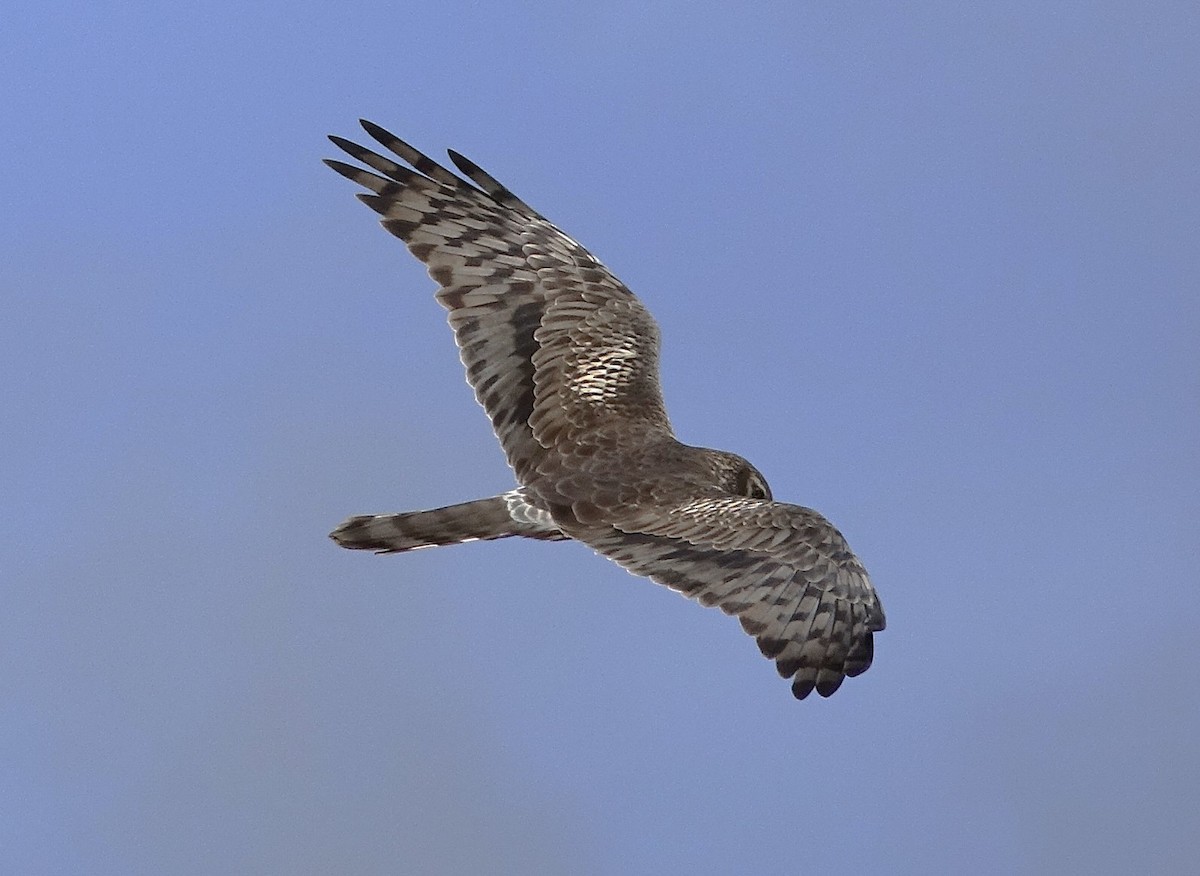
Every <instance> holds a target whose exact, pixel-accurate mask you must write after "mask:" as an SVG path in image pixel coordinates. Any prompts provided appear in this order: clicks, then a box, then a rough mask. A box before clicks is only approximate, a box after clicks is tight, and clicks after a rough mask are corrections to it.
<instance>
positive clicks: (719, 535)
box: [325, 121, 884, 699]
mask: <svg viewBox="0 0 1200 876" xmlns="http://www.w3.org/2000/svg"><path fill="white" fill-rule="evenodd" d="M362 126H363V128H364V129H365V130H366V132H367V133H368V134H369V135H370V136H371V137H372V138H374V139H375V140H376V141H378V143H379V144H380V145H382V146H383V147H384V148H385V149H386V150H387V151H389V152H391V153H392V154H394V155H395V156H396V157H397V158H399V159H401V160H402V161H404V162H405V163H406V164H407V165H408V167H405V166H403V165H401V164H399V163H397V162H396V161H394V160H393V159H391V158H387V157H384V156H383V155H381V154H378V153H376V152H373V151H371V150H370V149H366V148H364V147H362V146H360V145H358V144H356V143H353V142H351V141H349V140H345V139H343V138H341V137H336V136H331V137H330V140H332V141H333V143H334V144H335V145H336V146H338V147H339V148H340V149H342V150H343V151H345V152H346V153H347V154H349V155H350V156H351V157H352V158H354V159H356V160H357V161H358V162H360V163H361V164H362V165H365V166H366V167H368V168H370V170H366V169H364V168H362V167H359V166H356V165H351V164H346V163H344V162H342V161H335V160H332V159H327V160H326V162H325V163H326V164H328V165H329V167H331V168H333V170H335V171H337V172H338V173H340V174H341V175H342V176H345V177H347V178H348V179H350V180H352V181H353V182H355V183H358V184H359V185H361V186H363V187H364V188H365V189H367V191H366V192H362V193H360V194H359V195H358V197H359V198H360V199H361V200H362V201H363V202H364V203H365V204H366V205H367V206H368V207H370V208H371V209H373V210H374V211H375V212H377V213H378V214H379V215H380V217H381V219H380V221H381V223H382V224H383V227H384V228H386V229H387V230H388V231H390V232H391V233H392V234H394V235H395V236H397V237H399V238H400V239H401V240H403V241H404V242H405V244H407V246H408V249H409V251H410V252H411V253H412V254H413V255H414V256H416V257H417V258H418V259H419V260H421V261H422V262H424V263H425V264H426V265H427V266H428V269H429V274H430V276H432V277H433V279H434V280H435V281H436V282H437V284H438V286H439V289H438V291H437V300H438V301H439V302H440V303H441V304H442V306H443V307H445V308H446V310H447V311H449V321H450V326H451V327H452V328H453V330H454V336H455V340H456V341H457V342H458V347H459V351H460V353H461V357H462V362H463V365H464V366H465V367H466V371H467V381H468V382H469V383H470V384H471V386H472V388H473V389H474V391H475V397H476V399H478V401H479V403H480V404H481V405H482V406H483V409H484V410H485V411H486V412H487V414H488V416H489V417H490V418H491V421H492V427H493V429H494V430H495V432H496V436H497V438H499V440H500V445H501V447H502V448H503V449H504V454H505V456H506V457H507V458H508V462H509V465H511V466H512V469H513V472H514V473H515V475H516V480H517V484H518V486H517V487H516V489H513V490H511V491H509V492H507V493H504V494H502V495H499V496H492V497H491V498H487V499H477V500H475V501H473V502H465V503H462V504H458V505H451V506H449V507H445V508H438V509H435V510H432V511H413V512H407V513H402V514H374V515H366V516H358V517H351V518H350V519H348V520H347V521H346V522H344V523H343V524H342V525H341V526H339V527H338V528H337V529H335V530H334V531H333V532H332V533H331V534H330V535H331V537H332V538H333V539H334V541H336V542H337V543H338V544H339V545H341V546H342V547H346V548H354V549H360V550H371V551H376V552H377V553H399V552H403V551H409V550H415V549H417V548H423V547H430V546H433V545H446V544H457V543H459V542H466V541H475V540H480V539H496V538H506V537H508V536H523V537H525V538H535V539H543V540H546V541H556V540H565V539H575V540H576V541H580V542H583V543H584V544H585V545H587V546H588V547H590V548H592V549H593V550H595V551H596V552H597V553H600V554H602V555H603V556H606V557H608V558H609V559H610V560H613V561H614V562H616V563H618V564H619V565H621V566H623V567H624V568H626V569H627V570H629V571H630V572H632V573H633V574H635V575H640V576H644V577H647V578H649V579H650V580H652V581H655V582H657V583H659V584H663V585H666V586H667V587H670V588H671V589H673V590H677V591H679V592H680V593H682V594H684V595H686V596H688V597H691V598H692V599H695V600H697V601H699V602H700V603H702V604H703V605H707V606H716V607H718V608H720V609H721V610H722V611H724V612H726V613H727V614H731V615H736V616H737V617H738V619H739V620H740V621H741V624H742V628H743V629H745V631H746V632H747V633H749V634H750V635H751V636H753V637H754V638H755V639H756V640H757V642H758V646H759V648H760V649H761V650H762V653H763V654H764V655H765V656H766V657H768V658H770V659H772V660H774V661H775V665H776V667H777V669H778V670H779V674H780V675H781V676H782V677H783V678H785V679H786V678H791V679H792V693H793V694H794V695H795V696H796V697H797V698H798V699H804V698H805V697H806V696H808V695H809V694H810V693H811V692H812V691H813V690H816V692H817V693H818V694H820V695H821V696H825V697H827V696H829V695H830V694H832V693H833V692H834V691H836V690H837V689H838V687H839V686H840V685H841V683H842V681H843V680H844V679H845V678H846V676H854V675H859V674H860V673H862V672H865V671H866V669H867V668H868V667H869V666H870V665H871V659H872V654H873V634H874V633H875V632H877V631H879V630H882V629H883V628H884V615H883V609H882V607H881V606H880V603H879V600H878V598H877V597H876V595H875V590H874V588H873V587H872V586H871V582H870V579H869V578H868V577H867V573H866V570H865V569H864V568H863V566H862V563H860V562H859V560H858V558H857V557H856V556H855V555H854V554H853V553H852V552H851V551H850V548H849V546H848V545H847V544H846V540H845V539H844V538H843V537H842V535H841V533H840V532H838V531H837V530H836V529H835V528H834V527H833V526H832V525H831V524H830V523H829V522H828V521H827V520H826V519H825V518H824V517H822V516H821V515H820V514H818V513H817V512H816V511H813V510H811V509H809V508H802V507H800V506H798V505H788V504H785V503H783V502H776V501H774V500H773V499H772V497H771V490H770V488H769V487H768V486H767V482H766V480H765V479H764V478H763V476H762V475H761V474H760V473H759V472H758V470H757V469H755V468H754V466H752V465H751V464H750V463H749V462H747V461H746V460H745V459H743V458H742V457H740V456H737V455H736V454H733V453H726V452H724V451H720V450H708V449H706V448H702V447H691V446H689V445H687V444H683V443H681V442H680V441H678V440H676V438H675V435H674V432H673V431H672V429H671V423H670V421H669V420H668V419H667V413H666V410H665V407H664V405H663V398H662V392H661V390H660V388H659V378H658V349H659V333H658V327H657V325H656V324H655V322H654V320H653V318H652V317H651V316H650V314H649V312H648V311H647V310H646V308H645V307H643V306H642V303H641V302H640V301H639V300H638V299H637V298H636V297H635V296H634V294H633V293H632V292H630V291H629V289H627V288H626V287H625V285H624V284H623V283H622V282H621V281H620V280H618V279H617V278H616V277H615V276H613V274H612V273H610V272H609V270H608V268H606V267H605V266H604V265H603V264H601V263H600V262H599V261H598V260H597V259H596V258H595V257H594V256H593V255H592V254H591V253H589V252H588V251H587V250H586V249H584V248H583V247H582V246H581V245H580V244H578V243H576V242H575V241H574V240H572V239H571V238H570V237H568V236H567V235H566V234H564V233H563V232H562V231H560V230H559V229H558V228H556V227H555V226H554V225H552V224H551V223H550V222H548V221H547V220H546V219H545V218H544V217H543V216H542V215H541V214H540V213H538V212H537V211H536V210H534V209H533V208H532V207H530V206H529V205H528V204H526V203H525V202H524V201H522V200H521V199H520V198H518V197H517V196H516V195H514V194H513V193H512V192H510V191H509V190H508V189H507V188H505V187H504V186H502V185H501V184H500V183H498V182H497V181H496V180H495V179H493V178H492V177H491V176H490V175H489V174H487V173H485V172H484V171H483V170H482V169H480V168H479V167H478V166H477V165H475V164H474V163H473V162H471V161H469V160H467V159H466V158H464V157H463V156H461V155H459V154H458V153H456V152H454V151H450V153H449V155H450V159H451V161H453V163H454V165H455V166H456V167H457V168H458V170H459V171H460V172H461V173H462V174H463V176H465V177H466V179H463V178H461V177H460V176H458V175H457V174H455V173H453V172H452V171H450V170H448V169H446V168H445V167H443V166H441V165H440V164H437V163H436V162H435V161H433V160H432V159H430V158H428V157H427V156H425V155H423V154H422V153H420V152H418V151H417V150H416V149H414V148H413V147H412V146H410V145H408V144H407V143H405V142H404V141H403V140H400V139H399V138H398V137H396V136H395V135H393V134H391V133H389V132H388V131H385V130H384V129H383V128H381V127H379V126H378V125H375V124H373V123H371V122H367V121H363V122H362ZM468 180H469V181H470V182H468ZM472 183H474V185H472Z"/></svg>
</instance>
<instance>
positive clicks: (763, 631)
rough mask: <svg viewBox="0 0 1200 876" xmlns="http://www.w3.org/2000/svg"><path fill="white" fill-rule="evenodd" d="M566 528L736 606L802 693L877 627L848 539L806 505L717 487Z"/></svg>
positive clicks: (846, 667)
mask: <svg viewBox="0 0 1200 876" xmlns="http://www.w3.org/2000/svg"><path fill="white" fill-rule="evenodd" d="M571 535H572V536H574V537H575V538H578V539H579V540H581V541H584V542H586V543H587V544H588V545H589V546H591V547H592V548H593V549H595V550H596V551H598V552H599V553H601V554H603V555H604V556H606V557H608V558H609V559H611V560H614V561H615V562H617V563H619V564H620V565H621V566H624V567H625V568H626V569H628V570H629V571H631V572H633V573H634V574H637V575H643V576H645V577H647V578H650V579H651V580H653V581H656V582H657V583H659V584H664V585H666V586H667V587H670V588H672V589H673V590H678V591H679V592H680V593H683V594H684V595H686V596H689V597H691V598H693V599H696V600H698V601H699V602H701V603H703V604H704V605H710V606H717V607H719V608H720V609H721V610H722V611H724V612H726V613H727V614H732V615H737V617H738V618H739V619H740V620H741V623H742V628H743V629H744V630H745V631H746V632H747V633H749V634H750V635H752V636H754V638H755V639H756V640H757V641H758V646H759V648H760V649H761V650H762V653H763V654H764V655H765V656H767V657H769V658H771V659H773V660H774V661H775V664H776V667H777V668H778V670H779V674H780V675H781V676H783V677H784V678H792V677H793V676H794V680H793V682H792V693H793V694H795V696H796V697H797V698H799V699H804V697H806V696H808V694H809V693H811V692H812V691H813V690H814V689H815V690H816V691H817V693H819V694H821V695H822V696H829V695H830V694H832V693H833V692H834V691H835V690H837V689H838V687H839V686H840V685H841V683H842V681H843V680H844V679H845V678H846V677H847V676H855V675H859V674H860V673H862V672H865V671H866V670H867V668H868V667H869V666H870V665H871V659H872V655H873V648H874V644H873V637H872V634H873V633H875V632H877V631H879V630H882V629H883V628H884V623H885V620H884V614H883V608H882V606H881V605H880V604H879V600H878V598H877V597H876V595H875V589H874V587H872V586H871V581H870V579H869V578H868V577H867V572H866V570H865V569H864V568H863V566H862V564H861V563H860V562H859V561H858V558H857V557H856V556H855V555H854V554H853V553H852V552H851V551H850V548H849V546H848V545H847V544H846V540H845V539H844V538H843V537H842V535H841V533H840V532H838V531H837V530H836V529H835V528H834V527H833V525H832V524H830V523H829V521H827V520H826V519H825V518H824V517H822V516H821V515H820V514H818V513H817V512H816V511H813V510H811V509H809V508H801V507H800V506H798V505H788V504H784V503H781V502H771V501H765V500H758V499H747V498H741V497H730V496H715V497H711V498H700V499H695V500H692V501H690V502H687V503H685V504H683V505H680V506H679V507H676V508H673V509H643V510H642V511H640V512H639V513H636V514H633V515H631V516H630V517H629V518H628V519H627V520H625V521H623V522H621V523H619V528H618V527H608V528H600V527H596V528H591V529H588V530H580V531H573V532H572V533H571Z"/></svg>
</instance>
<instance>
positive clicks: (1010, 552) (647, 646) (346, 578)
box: [0, 2, 1200, 874]
mask: <svg viewBox="0 0 1200 876" xmlns="http://www.w3.org/2000/svg"><path fill="white" fill-rule="evenodd" d="M1198 36H1200V12H1197V9H1196V7H1195V6H1194V4H1186V3H1145V4H1136V5H1131V4H1122V3H1087V4H1083V3H1071V4H1053V5H1049V6H1048V5H1047V4H1044V3H1001V4H989V5H987V7H986V8H975V7H973V6H969V5H966V4H960V3H959V4H951V3H917V4H903V5H902V6H898V5H897V4H890V3H855V4H845V3H839V4H828V3H826V4H811V3H786V4H785V3H780V4H757V5H753V6H750V7H746V6H738V5H734V4H726V5H717V4H708V3H690V4H682V3H659V4H632V3H610V4H604V5H600V4H595V5H592V6H588V7H586V8H584V7H578V6H570V5H568V4H557V3H554V4H551V3H519V4H494V5H488V4H478V3H460V2H439V3H436V4H432V3H431V4H425V5H423V6H422V5H407V6H404V7H399V6H394V5H390V4H384V3H355V2H350V3H345V4H341V5H339V6H338V7H336V8H334V7H331V6H329V7H327V6H323V5H306V4H260V5H257V6H245V5H233V4H223V3H199V4H192V5H189V6H183V5H178V4H176V5H169V4H163V5H151V4H136V3H129V4H116V3H103V2H102V3H96V4H90V5H87V6H84V7H81V6H79V5H78V4H62V3H54V2H49V3H47V2H42V3H38V4H32V3H22V2H13V3H8V4H6V6H5V8H4V10H3V11H0V81H3V82H4V83H5V85H4V89H3V94H2V95H0V158H2V160H3V167H4V168H5V173H4V174H2V175H0V203H2V204H3V205H4V207H5V209H4V210H3V211H0V265H3V269H2V270H0V295H2V296H3V302H4V314H5V316H4V319H3V320H0V374H2V375H3V377H2V378H0V381H2V397H3V400H4V409H5V411H6V415H5V416H4V417H3V418H2V419H0V442H2V443H3V446H4V447H5V452H4V454H3V455H2V457H0V495H2V496H3V501H0V515H2V516H3V521H4V524H5V530H6V532H7V539H6V542H7V544H6V547H5V548H4V549H3V555H2V565H0V576H2V577H3V593H4V597H5V610H4V611H3V612H0V749H2V750H3V752H4V756H3V758H0V773H2V775H0V778H2V781H0V807H2V808H0V824H3V825H4V827H3V829H2V830H3V833H4V836H3V839H2V840H0V869H3V870H4V872H12V873H18V872H20V873H27V874H39V873H46V874H50V873H56V874H57V873H82V872H87V873H91V874H131V873H147V874H163V873H170V874H191V873H197V874H199V873H288V874H307V873H313V874H316V873H329V872H347V873H395V872H406V873H466V872H487V873H514V874H532V873H573V874H574V873H579V874H626V873H663V872H667V873H670V872H688V873H695V874H703V873H735V872H751V871H754V872H761V871H764V870H765V871H771V872H783V873H810V872H812V873H816V872H829V871H835V872H846V871H850V870H852V869H853V870H858V871H860V872H870V873H900V874H903V873H914V874H915V873H952V872H968V871H970V872H976V873H1066V872H1079V873H1085V872H1086V873H1114V874H1115V873H1128V872H1154V873H1170V872H1183V871H1184V870H1186V869H1189V868H1190V865H1194V860H1195V857H1196V855H1197V854H1200V792H1198V791H1197V790H1196V789H1197V787H1200V756H1198V755H1197V753H1196V750H1195V744H1194V741H1195V739H1196V737H1197V735H1200V709H1197V706H1196V704H1197V698H1198V696H1200V669H1197V665H1196V661H1195V658H1194V651H1195V644H1196V640H1197V622H1198V621H1200V610H1198V609H1197V605H1196V598H1195V589H1196V584H1197V572H1196V569H1197V565H1198V560H1200V556H1198V554H1200V550H1198V549H1197V545H1198V544H1200V538H1198V537H1197V536H1198V535H1200V533H1198V529H1200V526H1198V524H1200V491H1198V490H1197V487H1198V480H1200V478H1198V474H1200V452H1198V451H1200V442H1197V432H1198V430H1200V417H1198V411H1200V364H1198V357H1197V340H1196V339H1197V337H1198V336H1200V304H1198V302H1200V296H1198V295H1197V290H1198V289H1200V257H1198V256H1197V253H1198V252H1200V250H1198V248H1197V245H1196V241H1197V232H1198V230H1200V170H1198V167H1200V165H1198V164H1197V161H1196V156H1197V154H1198V153H1200V112H1198V111H1197V106H1196V95H1197V94H1200V53H1198V52H1196V50H1195V47H1196V44H1197V37H1198ZM359 116H365V117H367V118H371V119H373V120H375V121H378V122H380V123H381V124H383V125H385V126H386V127H389V128H391V129H393V130H395V131H396V132H397V133H398V134H400V135H401V136H403V137H404V138H406V139H408V140H410V141H411V142H413V143H414V144H415V145H417V146H418V147H421V148H423V149H425V150H426V151H428V152H430V153H431V154H435V155H442V154H444V153H443V151H442V150H443V149H444V148H445V147H452V148H455V149H457V150H459V151H461V152H463V153H464V154H466V155H468V156H470V157H471V158H472V159H474V160H475V161H477V162H478V163H480V164H481V165H482V166H483V167H485V168H486V169H488V170H489V171H490V172H492V173H493V174H494V175H496V176H497V177H498V178H500V179H501V180H502V181H504V182H505V183H507V184H508V185H509V186H510V187H511V188H512V189H513V190H514V191H516V192H517V193H518V194H519V195H520V196H522V197H523V198H524V199H525V200H527V201H529V202H530V203H532V204H533V205H534V206H536V207H537V208H538V209H539V210H541V211H542V212H543V213H545V214H546V215H548V216H549V217H550V218H551V219H553V220H554V221H556V222H557V223H558V224H560V225H561V226H562V227H563V228H564V229H565V230H566V231H567V232H568V233H569V234H571V235H572V236H573V237H575V238H576V239H578V240H580V241H582V242H583V243H584V244H585V245H587V246H589V247H590V248H591V249H592V250H593V251H594V252H595V253H596V254H597V255H598V256H599V257H600V258H602V259H603V260H604V261H605V262H606V263H607V264H608V265H609V266H610V267H611V268H612V269H613V270H614V271H615V272H616V273H617V274H618V276H620V277H621V278H622V279H623V280H625V281H626V283H627V284H629V285H630V286H631V287H632V288H633V289H634V290H635V291H637V292H638V293H639V294H640V295H641V296H642V298H643V299H644V301H645V302H646V303H647V305H648V306H649V307H650V309H651V310H652V311H653V312H654V314H655V316H656V317H657V319H658V320H659V323H660V325H661V327H662V331H663V336H664V351H663V383H664V387H665V392H666V396H667V402H668V407H669V409H670V411H671V414H672V418H673V420H674V422H675V425H676V429H677V431H678V433H679V434H680V436H681V437H682V438H683V439H684V440H687V441H689V442H691V443H696V444H703V445H707V446H713V447H722V448H727V449H730V450H734V451H737V452H739V453H742V454H744V455H745V456H747V457H748V458H749V459H750V460H751V461H752V462H754V464H755V465H756V466H757V467H758V468H759V469H760V470H762V471H763V473H764V474H765V475H766V477H767V478H768V480H769V481H770V483H771V485H772V488H773V490H774V492H775V494H776V495H777V496H778V497H780V498H782V499H785V500H788V501H792V502H796V503H799V504H805V505H810V506H812V507H815V508H818V509H820V510H821V511H822V512H823V513H825V514H826V515H827V516H828V517H830V518H831V519H832V520H833V521H834V522H835V523H836V524H837V525H838V526H839V528H841V529H842V530H843V532H845V534H846V535H847V537H848V538H849V540H850V542H851V544H852V545H853V546H854V548H855V549H856V551H857V552H858V553H859V554H860V556H861V557H862V558H863V560H864V562H865V563H866V565H867V567H868V568H869V569H870V570H871V573H872V576H873V578H874V580H875V583H876V586H877V588H878V590H879V592H880V594H881V597H882V599H883V601H884V605H885V607H886V608H887V612H888V621H889V626H888V629H887V631H886V632H884V633H882V634H881V635H879V636H878V637H877V642H876V662H875V666H874V667H873V668H872V669H871V670H870V672H868V673H867V674H866V675H864V676H862V677H860V678H858V679H854V680H851V681H849V682H848V683H847V684H846V685H845V686H843V688H842V690H841V691H839V692H838V693H837V694H836V695H835V696H834V697H833V698H832V699H830V700H827V701H805V702H803V703H798V702H795V701H794V700H793V699H792V698H791V696H790V694H789V692H788V687H787V685H786V684H785V683H784V682H782V681H780V680H779V679H778V678H777V677H776V676H775V673H774V670H773V667H772V666H771V664H770V663H768V662H767V661H765V660H763V659H762V658H761V657H760V656H759V655H758V653H757V649H756V648H755V646H754V643H753V642H752V641H751V640H750V639H749V638H748V637H746V636H745V635H744V634H743V633H742V632H741V631H740V629H739V628H738V625H737V623H736V622H735V621H733V620H731V619H729V618H726V617H724V616H723V615H721V614H719V613H718V612H715V611H712V610H705V609H702V608H700V607H698V606H695V605H692V604H690V603H688V602H686V601H685V600H683V599H681V598H680V597H678V596H677V595H676V594H673V593H670V592H669V591H666V590H663V589H660V588H657V587H656V586H654V585H652V584H650V583H649V582H646V581H643V580H640V579H636V578H633V577H631V576H629V575H627V574H625V573H624V572H622V571H621V570H620V569H618V568H617V567H615V566H613V565H612V564H610V563H608V562H606V561H604V560H602V559H600V558H598V557H595V556H594V555H592V554H591V553H590V552H589V551H588V550H586V549H584V548H583V547H582V546H579V545H572V544H545V543H528V544H526V543H519V542H517V541H514V540H510V541H507V542H501V543H492V544H476V545H467V546H463V547H457V548H448V549H445V550H438V551H425V552H421V553H419V554H414V555H408V556H402V557H373V556H369V555H359V554H352V553H348V552H345V551H340V550H337V549H336V547H335V546H334V545H333V544H332V543H331V542H330V541H328V539H327V538H326V537H325V535H326V533H327V531H328V530H329V529H330V528H331V527H332V526H333V525H334V524H336V523H337V522H339V521H340V520H341V519H342V518H343V517H345V516H346V515H348V514H351V513H364V512H372V511H390V510H406V509H411V508H420V507H432V506H436V505H441V504H447V503H450V502H455V501H462V500H465V499H470V498H474V497H477V496H482V495H490V494H492V493H495V492H499V491H501V490H503V489H507V488H508V487H509V486H510V485H511V479H510V475H509V473H508V471H507V470H506V468H505V466H504V463H503V458H502V456H501V454H500V452H499V450H498V448H497V447H496V444H495V441H494V439H493V437H492V436H491V433H490V430H489V429H488V424H487V421H486V419H485V417H484V416H483V414H482V412H481V411H480V410H479V409H478V408H477V407H476V405H475V404H474V402H473V401H472V399H471V396H470V393H469V390H468V389H467V387H466V385H465V384H464V382H463V379H462V374H461V366H460V365H459V363H458V361H457V357H456V355H455V351H454V348H453V343H452V340H451V336H450V333H449V331H448V329H447V328H446V327H445V325H444V320H443V316H442V313H441V310H440V308H439V307H438V306H437V305H436V303H435V302H434V300H433V296H432V291H433V290H432V283H431V281H429V280H428V278H426V277H425V276H424V273H423V271H422V269H421V267H420V266H419V265H417V264H416V262H415V261H413V260H412V259H411V258H410V257H409V256H408V254H407V253H406V252H405V251H404V249H403V247H401V246H400V244H399V243H398V242H397V241H395V240H393V239H392V238H390V237H389V236H388V235H387V234H385V233H384V232H383V231H381V230H380V229H379V228H378V226H377V225H376V223H375V222H374V218H373V216H372V214H370V212H369V211H367V210H366V209H365V208H363V207H362V206H361V205H360V204H358V203H357V202H356V201H355V200H354V198H353V197H352V192H353V187H352V186H351V185H349V184H348V183H347V182H346V181H345V180H343V179H341V178H339V177H337V176H335V175H334V174H332V173H330V172H329V171H328V170H326V169H325V168H323V167H322V166H321V165H320V163H319V159H320V158H322V157H325V156H329V155H331V154H332V152H333V150H332V147H331V146H329V145H328V143H327V142H326V141H325V140H324V135H325V134H327V133H339V134H342V135H348V136H352V137H354V136H358V130H357V125H356V122H355V120H356V119H357V118H358V117H359Z"/></svg>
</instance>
